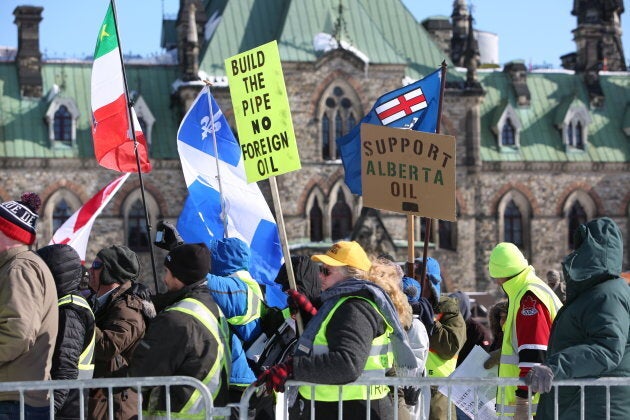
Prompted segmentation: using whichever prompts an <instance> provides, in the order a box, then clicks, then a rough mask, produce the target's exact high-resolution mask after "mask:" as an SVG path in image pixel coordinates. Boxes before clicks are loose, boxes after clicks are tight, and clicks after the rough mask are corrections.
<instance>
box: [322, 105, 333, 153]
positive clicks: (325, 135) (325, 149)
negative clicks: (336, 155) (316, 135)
mask: <svg viewBox="0 0 630 420" xmlns="http://www.w3.org/2000/svg"><path fill="white" fill-rule="evenodd" d="M330 156H331V154H330V119H329V118H328V115H326V114H324V115H323V116H322V158H323V159H324V160H330Z"/></svg>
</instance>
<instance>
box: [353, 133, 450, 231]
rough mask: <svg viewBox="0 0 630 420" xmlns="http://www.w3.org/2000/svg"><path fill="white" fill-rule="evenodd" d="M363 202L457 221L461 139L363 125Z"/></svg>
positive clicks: (381, 207)
mask: <svg viewBox="0 0 630 420" xmlns="http://www.w3.org/2000/svg"><path fill="white" fill-rule="evenodd" d="M361 170H362V173H361V182H362V190H363V205H364V206H365V207H372V208H377V209H383V210H391V211H395V212H399V213H407V214H414V215H418V216H425V217H430V218H433V219H442V220H449V221H453V222H454V221H455V216H456V204H455V137H453V136H446V135H442V134H432V133H424V132H421V131H413V130H405V129H400V128H390V127H386V126H382V125H373V124H362V125H361Z"/></svg>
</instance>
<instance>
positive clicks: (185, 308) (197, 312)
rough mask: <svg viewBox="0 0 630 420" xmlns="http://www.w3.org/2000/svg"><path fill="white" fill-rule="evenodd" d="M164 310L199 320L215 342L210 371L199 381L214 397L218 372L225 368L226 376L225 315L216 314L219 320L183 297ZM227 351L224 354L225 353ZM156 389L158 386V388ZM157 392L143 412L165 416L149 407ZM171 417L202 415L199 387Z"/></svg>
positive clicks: (153, 394) (203, 408) (165, 415)
mask: <svg viewBox="0 0 630 420" xmlns="http://www.w3.org/2000/svg"><path fill="white" fill-rule="evenodd" d="M165 311H178V312H182V313H185V314H188V315H190V316H192V317H193V318H195V319H196V320H197V321H199V322H201V323H202V324H203V326H204V327H206V328H207V329H208V331H209V332H210V334H212V336H213V337H214V339H215V340H216V341H217V343H218V346H217V356H216V358H215V359H214V361H213V363H212V366H211V367H210V370H209V371H208V374H207V375H206V377H205V378H203V379H202V380H201V382H203V384H204V385H205V386H206V387H208V389H209V390H210V393H211V394H212V397H213V398H216V396H217V394H218V393H219V391H220V390H221V371H222V369H226V371H227V372H228V377H229V368H228V365H227V364H228V361H229V360H230V354H229V350H228V349H229V348H228V347H227V346H226V343H227V341H226V340H227V339H228V337H227V335H226V334H227V328H228V327H227V324H226V323H225V318H224V317H223V316H221V317H220V319H219V320H217V319H216V318H215V316H214V315H213V314H212V312H211V311H210V309H208V308H207V307H206V305H204V304H203V303H201V302H200V301H198V300H197V299H192V298H186V299H182V300H181V301H179V302H177V303H176V304H174V305H172V306H169V307H168V308H166V309H165ZM226 353H227V354H226ZM158 389H159V388H158ZM158 399H159V393H153V392H152V393H151V396H150V397H149V410H148V411H147V414H148V415H149V416H151V417H152V418H167V413H165V412H163V411H158V410H152V409H151V407H155V406H156V405H157V403H158ZM171 417H174V418H186V419H196V418H206V417H205V406H204V404H203V401H202V399H201V394H200V392H199V390H197V389H195V390H194V391H193V393H192V395H191V396H190V398H189V399H188V401H187V402H186V404H184V406H183V407H182V409H181V410H180V411H179V412H177V413H171Z"/></svg>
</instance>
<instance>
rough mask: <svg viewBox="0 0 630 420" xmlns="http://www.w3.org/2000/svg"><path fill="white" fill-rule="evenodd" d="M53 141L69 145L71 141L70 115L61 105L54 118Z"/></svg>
mask: <svg viewBox="0 0 630 420" xmlns="http://www.w3.org/2000/svg"><path fill="white" fill-rule="evenodd" d="M53 124H54V131H55V140H57V141H63V142H65V143H69V142H71V141H72V115H71V114H70V111H68V108H66V107H65V106H64V105H61V106H60V107H59V109H58V110H57V112H55V118H54V123H53Z"/></svg>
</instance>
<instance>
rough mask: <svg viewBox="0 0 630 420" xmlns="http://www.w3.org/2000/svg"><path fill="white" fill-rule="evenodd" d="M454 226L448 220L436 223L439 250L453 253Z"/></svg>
mask: <svg viewBox="0 0 630 420" xmlns="http://www.w3.org/2000/svg"><path fill="white" fill-rule="evenodd" d="M454 228H455V224H454V223H452V222H449V221H448V220H440V221H439V222H438V241H439V246H440V249H448V250H450V251H455V250H456V249H455V241H454V237H453V235H454V232H453V230H454Z"/></svg>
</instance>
